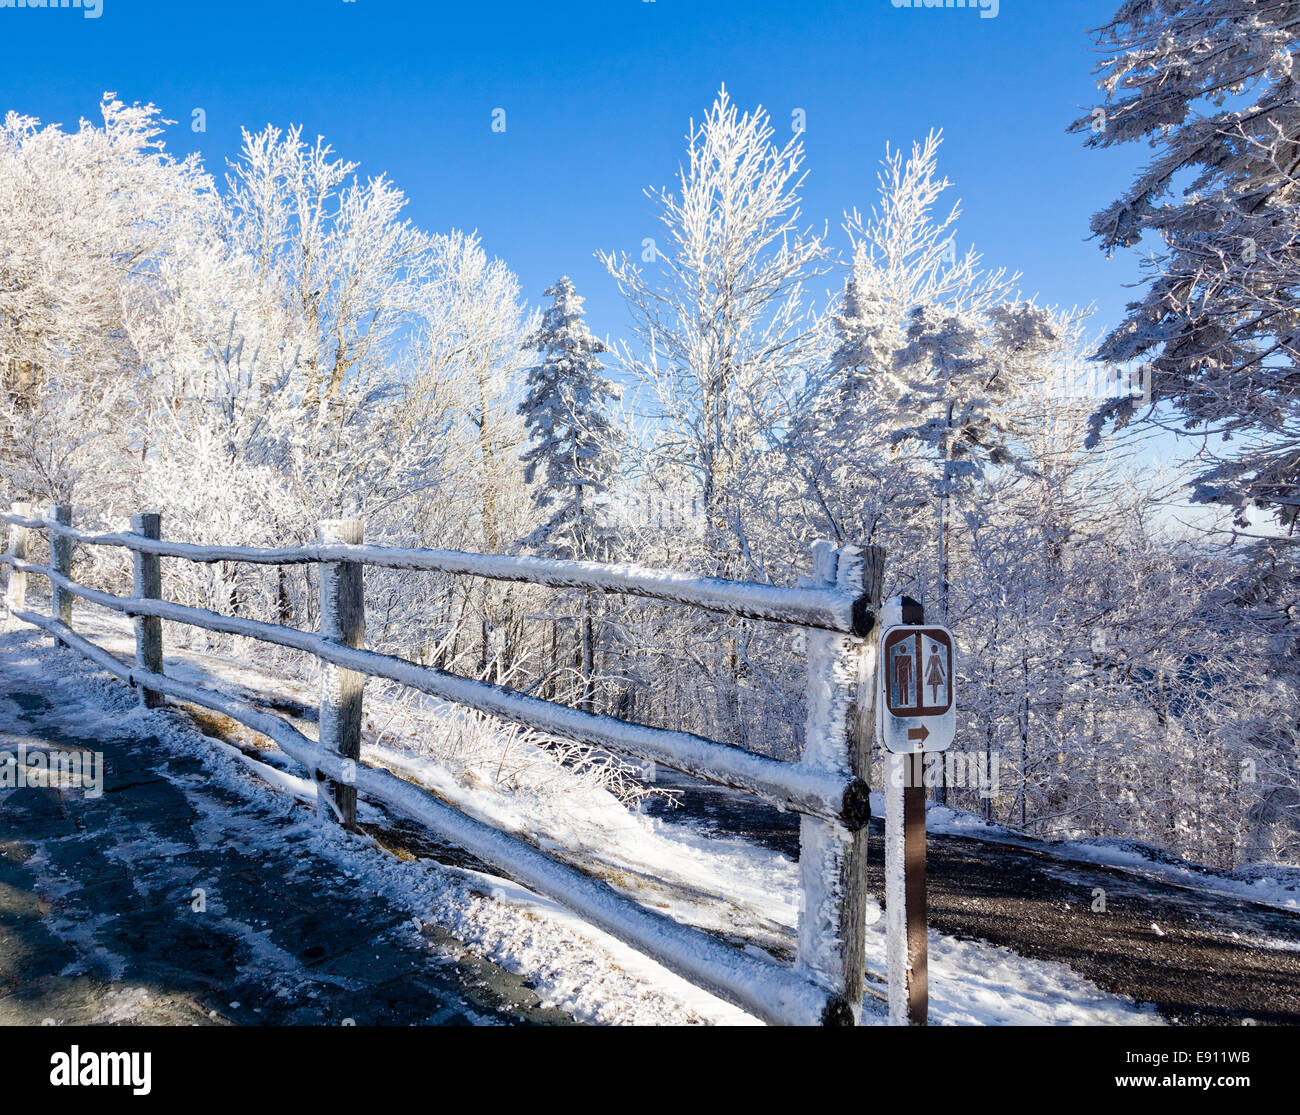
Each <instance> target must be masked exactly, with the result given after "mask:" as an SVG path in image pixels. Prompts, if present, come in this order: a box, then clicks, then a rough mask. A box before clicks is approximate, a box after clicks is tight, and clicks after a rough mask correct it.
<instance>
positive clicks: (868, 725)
mask: <svg viewBox="0 0 1300 1115" xmlns="http://www.w3.org/2000/svg"><path fill="white" fill-rule="evenodd" d="M0 521H3V522H6V523H8V524H9V528H10V529H9V547H8V551H7V552H6V553H4V554H0V563H3V564H5V565H7V566H8V568H9V577H8V585H7V591H6V596H5V603H6V609H7V611H8V613H9V614H10V615H12V616H13V617H14V618H16V619H18V620H21V621H23V622H25V623H28V624H31V625H33V626H35V627H38V628H40V629H42V630H44V631H45V632H46V633H48V634H49V635H51V636H52V637H53V638H54V639H55V640H56V641H57V642H59V643H62V644H64V645H66V646H68V647H71V648H72V649H74V650H76V651H78V652H79V653H81V654H82V655H83V656H85V657H86V658H88V659H90V660H91V661H93V662H95V663H96V664H97V665H99V666H101V667H102V668H104V669H105V670H107V671H109V672H110V673H112V674H114V675H115V676H117V677H119V678H121V679H122V680H124V681H127V682H128V683H130V684H132V685H134V686H137V687H139V689H140V691H141V693H142V700H143V701H144V703H145V704H146V705H147V706H149V707H156V706H158V705H160V704H162V703H163V700H164V697H167V696H170V697H173V698H175V699H178V700H182V701H188V702H192V703H194V704H197V705H201V706H203V707H206V708H210V709H214V710H216V711H219V712H221V713H223V714H225V715H227V716H229V717H231V718H232V719H233V720H236V721H238V722H240V723H242V724H244V725H246V726H248V727H249V728H251V729H253V730H254V731H257V732H260V733H262V734H264V735H266V736H268V737H269V738H270V739H272V740H273V741H274V742H275V743H276V744H277V745H278V746H280V747H281V749H282V750H284V751H285V753H286V754H288V755H289V756H290V757H291V758H293V759H294V760H295V761H297V762H299V763H301V764H302V765H303V766H304V767H306V768H307V769H308V770H310V771H313V772H314V773H315V777H316V780H317V783H318V788H319V798H318V800H319V802H320V808H321V810H322V812H323V813H324V814H325V815H327V816H330V817H333V818H335V819H337V820H338V821H340V822H342V823H343V824H344V825H346V826H349V827H354V826H355V823H356V794H357V793H358V792H361V793H363V794H366V795H367V796H370V797H373V798H375V799H376V800H379V801H382V802H384V803H385V804H387V805H389V806H390V807H392V808H394V809H396V810H397V811H399V812H401V813H403V814H405V815H406V816H408V817H410V818H412V819H414V820H416V821H418V822H420V823H422V824H425V825H427V826H428V827H429V828H430V829H432V830H434V831H435V832H437V833H438V834H439V835H440V836H441V837H443V838H444V839H446V840H448V841H450V842H452V843H455V844H458V845H460V846H462V847H464V848H465V849H466V850H468V851H469V852H471V853H472V854H474V855H475V856H477V857H478V858H479V859H481V860H483V861H484V862H485V863H488V864H490V865H491V866H492V867H494V868H495V869H497V870H500V871H502V872H504V873H505V874H507V875H510V876H512V877H514V878H517V879H519V880H520V881H522V882H524V883H526V884H527V885H529V886H532V887H534V888H535V889H537V890H538V891H540V892H541V893H543V894H546V895H547V896H549V897H551V898H553V899H555V900H556V901H557V902H560V903H561V904H562V905H565V906H567V907H568V908H570V909H571V910H573V911H574V912H576V913H578V914H579V915H580V916H582V917H584V918H586V919H587V920H589V921H591V922H592V923H593V924H595V925H597V926H599V927H600V928H602V929H604V930H605V931H607V932H609V933H611V934H612V935H614V936H615V937H617V938H619V939H620V940H622V941H624V942H625V943H627V944H629V945H631V946H633V947H634V948H637V949H639V950H640V951H642V952H644V953H646V954H647V955H649V956H651V957H653V958H654V959H656V960H658V961H659V962H660V963H662V964H663V965H664V966H665V967H668V968H670V969H671V970H673V971H675V972H677V973H678V974H679V975H681V976H683V977H685V978H686V979H688V980H691V981H692V982H694V983H696V984H698V985H700V986H702V987H705V988H706V989H708V990H710V991H712V992H713V993H715V994H717V995H719V996H721V997H722V998H724V999H727V1000H729V1001H730V1002H733V1003H735V1004H737V1005H739V1006H741V1007H743V1008H744V1009H746V1010H749V1011H752V1012H753V1013H755V1014H757V1015H758V1016H759V1017H761V1018H763V1019H764V1020H766V1021H768V1022H773V1023H782V1024H814V1023H823V1024H827V1023H834V1024H844V1023H852V1022H854V1021H856V1019H857V1017H858V1013H859V1010H860V1005H861V1001H862V993H863V991H862V987H863V972H864V966H865V955H864V952H865V924H864V919H865V907H866V876H865V869H866V824H867V821H868V820H869V817H870V808H869V803H868V788H867V783H866V774H867V769H868V763H869V759H870V753H871V747H872V743H873V734H874V707H873V705H872V701H873V699H874V693H875V684H874V671H875V668H876V661H875V644H874V641H868V640H866V639H864V638H863V636H865V635H866V634H867V633H868V632H870V631H871V629H872V626H873V625H874V623H875V618H876V615H877V612H878V610H879V606H880V583H881V573H882V568H883V562H884V554H883V551H880V550H878V549H875V548H868V549H866V550H859V549H857V548H855V547H845V548H843V549H839V550H836V549H834V548H833V547H832V546H830V544H828V543H819V544H817V546H816V547H815V548H814V578H813V584H812V585H810V586H808V587H804V588H794V589H786V588H779V587H776V586H770V585H756V584H748V583H745V582H738V581H726V580H721V579H717V578H702V577H694V576H689V575H686V574H681V573H675V572H665V571H660V570H654V569H647V568H643V567H639V566H631V565H600V564H597V563H592V562H570V561H548V560H545V559H540V558H526V557H509V556H504V555H480V554H467V553H460V552H457V551H447V550H425V549H402V548H395V547H383V546H370V545H363V544H362V543H361V539H362V527H361V524H360V523H359V522H356V521H352V520H333V521H327V522H323V523H322V524H321V527H320V530H321V542H320V543H319V544H316V545H308V546H296V547H285V548H274V549H267V548H257V547H238V546H196V545H192V544H188V543H177V542H167V541H163V540H162V539H161V537H160V535H161V529H160V528H161V521H160V518H159V517H158V516H156V515H138V516H135V517H134V519H133V521H132V530H131V531H130V532H128V533H117V534H87V533H84V532H82V531H79V530H76V529H75V528H73V526H72V525H71V523H72V515H71V510H70V509H69V508H67V507H64V506H56V507H52V508H50V509H49V512H48V513H47V514H46V515H44V516H42V517H38V515H37V513H36V512H35V511H34V510H33V508H32V507H31V506H30V505H26V504H15V505H14V508H13V510H12V511H11V512H0ZM33 531H42V532H44V533H45V534H46V535H47V536H48V538H49V540H50V555H51V558H50V563H49V564H48V565H41V564H38V563H36V562H33V561H31V560H29V555H30V550H29V540H30V538H29V536H30V533H31V532H33ZM77 543H79V544H83V545H91V546H109V547H116V548H121V549H125V550H127V551H130V552H131V553H132V554H133V558H134V579H133V594H132V595H131V596H130V597H124V596H118V595H115V594H113V593H109V592H104V591H101V590H98V589H92V588H89V587H87V586H84V585H80V584H78V583H77V582H76V581H75V580H73V577H72V556H73V554H72V548H73V545H74V544H77ZM163 557H168V558H178V559H181V560H186V561H191V562H199V563H211V562H250V563H257V564H268V565H288V564H304V563H316V564H318V565H319V566H320V568H321V577H320V603H321V630H320V632H309V631H302V630H299V629H297V628H291V627H287V626H283V625H280V624H275V623H268V622H264V621H261V620H254V619H247V618H243V617H238V616H226V615H222V614H220V613H217V612H212V611H208V610H205V609H202V608H193V607H188V606H185V605H180V604H174V603H170V602H168V601H166V600H164V599H163V598H162V575H161V560H160V559H161V558H163ZM365 566H374V567H379V568H388V569H409V570H433V571H439V572H445V573H452V574H458V575H469V576H479V577H486V578H489V579H495V580H508V581H524V582H528V583H532V584H538V585H543V586H547V587H553V588H585V589H595V590H599V591H604V592H616V593H624V594H627V595H632V596H638V597H645V598H652V599H657V600H662V601H666V602H670V603H676V604H680V605H684V606H691V607H697V608H702V609H706V610H710V611H714V612H721V613H725V614H729V615H735V616H740V617H744V618H749V619H760V620H768V621H773V622H777V623H784V624H793V625H798V626H800V627H803V628H806V629H808V637H807V644H808V648H809V650H808V658H809V661H808V711H807V719H806V725H805V740H804V751H803V755H802V757H801V759H800V760H799V761H797V762H781V761H779V760H775V759H769V758H766V757H764V756H760V755H755V754H752V753H750V752H747V751H744V750H742V749H740V748H737V747H733V746H730V745H728V744H724V743H720V742H718V741H715V740H711V739H707V738H705V737H703V736H698V735H694V734H692V733H688V732H683V731H678V730H673V729H664V728H654V727H650V726H648V725H643V724H635V723H630V722H627V721H623V720H619V719H616V718H614V717H611V716H606V715H602V714H598V713H592V712H587V711H584V710H581V709H576V708H572V707H570V706H567V705H562V704H559V703H556V702H553V701H548V700H545V699H542V698H539V697H534V696H530V695H528V694H525V693H520V692H518V691H516V690H513V689H509V688H507V687H505V686H500V685H494V684H491V683H489V682H483V681H478V680H476V679H473V678H467V677H462V676H460V675H457V674H454V673H450V672H448V671H445V670H441V669H438V668H436V667H431V666H421V665H418V664H416V663H413V662H409V661H407V660H405V659H402V658H398V657H395V656H392V655H388V654H381V653H378V652H375V651H371V650H367V649H365V647H364V641H365V600H364V586H363V580H362V570H363V569H364V567H365ZM32 574H35V575H37V576H41V577H44V578H46V579H47V580H48V581H49V583H50V586H51V594H50V595H51V614H50V615H48V616H46V615H42V614H38V613H35V612H32V611H30V610H28V608H27V605H26V590H27V578H28V576H29V575H32ZM74 599H81V600H83V601H86V602H87V603H90V604H94V605H97V606H99V607H103V608H107V609H110V610H112V611H115V612H118V613H120V614H124V615H128V616H131V617H133V618H134V620H135V626H136V664H135V666H134V667H132V666H128V665H126V664H125V663H123V662H121V661H120V660H119V659H117V658H116V657H114V656H113V655H111V654H109V653H108V652H107V651H105V650H104V649H103V648H101V647H98V646H96V645H95V644H94V643H92V642H90V641H89V640H87V639H85V638H84V637H83V636H81V635H79V634H78V633H77V632H76V631H75V630H73V628H72V602H73V600H74ZM162 620H168V621H170V622H175V623H181V624H186V625H189V626H193V627H198V628H201V629H203V630H207V631H212V632H216V633H221V634H229V635H239V636H245V637H248V638H252V639H256V640H259V641H261V642H265V643H270V644H273V645H276V646H283V647H289V648H292V649H295V650H300V651H304V652H306V653H308V654H311V655H313V656H315V657H316V658H317V659H318V660H319V661H320V663H321V668H322V679H321V716H320V737H321V738H320V741H319V743H317V742H314V741H312V740H311V739H309V738H308V737H306V736H304V735H303V734H302V733H300V732H299V731H298V730H297V729H296V728H294V727H293V726H292V725H291V724H289V723H288V722H287V721H285V720H284V719H282V718H281V717H278V716H275V715H273V714H271V713H268V712H265V711H263V710H261V709H258V708H256V707H255V706H253V705H251V704H249V703H248V702H246V701H242V700H240V699H238V698H235V697H233V696H230V695H229V694H226V693H223V692H221V691H219V690H216V689H210V688H207V687H201V686H195V685H190V684H187V683H183V682H180V681H177V680H175V679H173V678H169V677H167V676H166V675H165V674H164V671H163V659H162V638H161V625H162ZM366 677H378V678H385V679H387V680H390V681H394V682H398V683H399V684H402V685H405V686H408V687H410V688H413V689H416V690H418V691H420V692H423V693H427V694H430V695H433V696H436V697H439V698H442V699H444V700H447V701H450V702H453V703H456V704H459V705H464V706H467V707H470V708H474V709H477V710H479V711H481V712H485V713H488V714H491V715H493V716H496V717H499V718H501V719H505V720H509V721H512V722H514V723H517V724H522V725H525V726H528V727H531V728H536V729H540V730H544V731H547V732H550V733H553V734H556V735H561V736H565V737H567V738H571V739H575V740H578V741H581V742H585V743H590V744H594V745H597V746H600V747H604V748H606V749H608V750H610V751H613V752H615V753H617V754H622V755H629V756H633V757H635V758H639V759H645V760H650V761H653V762H655V763H657V764H661V765H663V766H665V767H668V768H670V769H675V770H679V771H682V772H684V773H687V774H690V775H693V776H695V777H698V778H702V779H705V780H708V781H711V782H714V783H718V784H721V785H725V786H730V787H733V788H736V789H740V790H744V791H747V792H750V793H753V794H756V795H758V796H760V797H762V798H765V799H766V800H768V801H769V802H771V803H773V804H775V805H776V806H778V807H779V808H782V809H789V810H792V811H794V812H797V813H799V814H801V815H802V821H801V830H800V836H801V855H800V877H801V885H802V888H803V892H804V893H803V903H802V907H801V914H800V924H799V948H798V955H797V958H796V962H795V964H794V965H786V964H782V963H780V962H779V961H777V960H775V959H767V958H764V957H760V956H755V955H753V954H751V953H748V952H741V951H739V950H737V949H735V948H732V947H731V946H730V945H727V944H726V943H724V942H722V941H721V940H719V939H718V938H716V937H714V936H713V935H711V934H709V933H706V932H704V931H702V930H699V929H695V928H692V927H689V926H684V925H681V924H679V923H678V922H675V921H673V920H672V919H670V918H667V917H665V916H664V915H662V914H658V913H655V912H653V911H650V910H647V909H645V908H643V907H642V906H640V905H639V904H638V903H636V902H635V901H633V900H632V899H629V898H627V897H625V896H623V895H621V894H619V893H618V892H616V891H615V890H613V889H612V888H611V887H609V886H608V885H607V884H605V883H603V882H600V881H598V880H596V879H593V878H591V877H589V876H587V875H585V874H583V873H582V872H580V871H578V870H576V869H575V868H573V867H570V866H569V865H567V864H565V863H563V862H561V861H560V860H558V859H556V858H554V857H552V856H550V855H548V854H546V853H544V852H542V851H540V850H539V849H537V848H536V847H534V846H533V845H531V844H529V843H527V842H526V841H524V840H522V839H520V838H518V837H515V836H511V835H509V834H507V833H505V832H502V831H500V830H498V829H495V828H493V827H492V826H490V825H487V824H485V823H483V822H481V821H478V820H476V819H474V818H472V817H469V816H467V815H466V814H464V813H462V812H460V811H459V810H458V809H456V808H455V807H454V806H451V805H449V804H448V803H446V802H445V801H442V800H441V799H439V798H437V797H435V796H434V795H432V794H430V793H429V792H427V791H425V790H423V789H421V788H420V787H418V786H416V785H414V784H412V783H410V782H407V781H405V780H403V779H401V778H398V777H397V776H396V775H393V774H392V773H390V772H388V771H386V770H381V769H377V768H373V767H369V766H366V765H364V764H362V763H361V762H360V755H361V725H362V715H361V713H362V700H363V696H362V686H363V683H364V679H365V678H366Z"/></svg>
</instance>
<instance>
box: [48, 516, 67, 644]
mask: <svg viewBox="0 0 1300 1115" xmlns="http://www.w3.org/2000/svg"><path fill="white" fill-rule="evenodd" d="M50 519H51V520H52V521H53V522H55V523H58V524H59V525H61V526H65V527H70V526H72V508H71V507H69V506H68V505H67V504H66V503H56V504H55V505H54V506H53V507H51V508H50ZM49 536H50V568H51V569H53V570H54V572H55V573H58V574H60V575H61V576H64V577H67V578H68V580H71V579H72V539H71V538H68V537H66V536H65V535H62V534H56V533H55V532H54V531H53V530H51V531H49ZM50 615H51V617H52V618H54V619H56V620H58V621H59V622H60V623H62V624H66V625H67V626H68V627H71V626H72V593H70V592H69V591H68V590H67V589H63V588H60V587H59V586H58V585H57V584H55V583H54V582H53V581H51V582H50ZM54 641H55V643H56V644H59V643H61V641H60V640H59V639H55V640H54Z"/></svg>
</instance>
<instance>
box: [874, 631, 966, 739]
mask: <svg viewBox="0 0 1300 1115" xmlns="http://www.w3.org/2000/svg"><path fill="white" fill-rule="evenodd" d="M880 647H881V654H880V694H879V700H877V702H876V707H877V709H878V710H879V714H878V717H877V719H878V726H879V729H880V738H881V740H882V741H883V742H884V745H885V746H886V747H887V748H888V749H889V750H890V751H895V752H899V753H902V754H913V753H916V752H922V751H945V750H947V748H949V747H950V746H951V745H952V740H953V736H954V735H955V733H956V729H957V713H956V711H955V709H954V707H953V661H952V633H951V632H950V631H949V630H948V629H947V628H946V627H912V626H906V625H904V626H901V627H891V628H889V629H888V630H887V631H885V633H884V636H883V637H882V639H881V644H880Z"/></svg>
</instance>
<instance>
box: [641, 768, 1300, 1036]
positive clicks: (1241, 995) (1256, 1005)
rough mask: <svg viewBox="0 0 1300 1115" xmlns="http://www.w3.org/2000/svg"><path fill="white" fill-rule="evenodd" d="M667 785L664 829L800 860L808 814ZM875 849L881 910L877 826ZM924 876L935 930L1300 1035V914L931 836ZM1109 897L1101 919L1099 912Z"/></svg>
mask: <svg viewBox="0 0 1300 1115" xmlns="http://www.w3.org/2000/svg"><path fill="white" fill-rule="evenodd" d="M659 784H660V785H662V786H663V787H664V788H667V789H671V790H672V791H673V793H674V796H675V797H676V798H677V799H678V800H679V801H680V802H681V805H682V808H681V809H680V810H674V809H672V808H671V807H669V806H668V805H666V804H664V803H663V801H662V800H660V801H658V802H655V801H654V800H653V799H652V802H651V804H650V805H649V807H648V808H649V809H650V810H651V811H653V812H655V813H657V814H659V815H661V816H663V817H664V818H665V819H667V820H681V819H683V818H684V817H690V818H692V819H694V820H695V821H697V822H699V823H701V824H703V825H705V826H707V827H708V828H711V829H713V830H714V831H716V832H718V833H720V834H722V835H728V836H739V837H742V838H745V839H748V840H753V841H756V842H758V843H761V844H764V845H766V846H767V847H771V848H774V849H776V850H777V851H780V852H782V853H784V854H785V855H788V856H790V857H792V858H797V857H798V854H799V819H798V817H796V816H793V815H791V814H786V813H780V812H778V811H777V810H775V809H773V808H770V807H768V806H766V805H764V804H763V803H761V802H758V801H756V800H754V799H753V798H750V797H748V796H746V795H744V794H739V793H735V792H733V791H729V790H722V789H717V788H715V787H711V786H708V785H705V784H703V783H700V782H697V781H695V780H694V779H690V778H686V777H685V776H682V775H677V774H674V773H672V772H669V771H665V772H662V774H661V776H660V780H659ZM869 845H870V865H869V872H870V877H871V881H872V889H873V890H874V891H875V893H876V895H877V897H878V898H879V899H880V900H881V902H882V903H883V901H884V870H883V865H884V838H883V827H882V824H881V822H880V820H879V819H874V820H873V821H872V828H871V838H870V841H869ZM927 875H928V879H929V901H930V925H931V927H932V928H934V929H937V930H938V931H939V932H941V933H945V934H949V935H951V936H955V937H963V938H967V939H972V940H984V941H988V942H990V943H991V944H995V945H1002V946H1005V947H1006V948H1009V949H1012V950H1014V951H1015V952H1017V953H1020V954H1021V955H1022V956H1028V957H1033V958H1035V959H1039V960H1057V961H1062V962H1064V963H1066V964H1068V965H1069V966H1070V967H1071V968H1073V969H1074V970H1075V971H1076V972H1078V973H1079V974H1080V975H1082V976H1085V977H1086V978H1087V979H1089V980H1091V981H1092V982H1093V983H1095V984H1096V985H1097V986H1098V987H1101V988H1103V989H1104V990H1107V991H1111V992H1114V993H1116V994H1123V995H1129V996H1132V997H1133V998H1134V999H1136V1000H1138V1001H1139V1002H1146V1003H1154V1004H1155V1006H1156V1008H1157V1009H1158V1010H1159V1011H1160V1013H1161V1014H1162V1015H1163V1016H1164V1017H1165V1018H1166V1019H1168V1020H1169V1021H1170V1022H1174V1023H1178V1024H1182V1025H1233V1024H1250V1023H1256V1024H1277V1025H1290V1026H1294V1025H1300V913H1290V912H1288V911H1285V910H1279V909H1275V908H1273V907H1268V906H1262V905H1257V904H1255V903H1251V902H1247V901H1245V900H1241V899H1233V898H1228V897H1223V896H1220V895H1217V894H1207V893H1205V892H1203V891H1198V890H1193V889H1190V888H1187V887H1181V886H1175V885H1172V884H1170V883H1165V882H1160V881H1153V880H1151V879H1149V878H1146V877H1142V876H1138V875H1135V874H1133V873H1131V872H1126V871H1120V870H1114V869H1110V868H1106V867H1097V866H1093V865H1090V864H1079V863H1073V862H1069V861H1066V860H1062V859H1059V858H1056V857H1054V856H1052V855H1051V853H1050V845H1042V846H1039V847H1031V848H1020V847H1017V846H1009V845H1005V844H1000V843H993V842H991V841H985V840H978V839H972V838H969V837H965V836H961V837H958V836H944V835H936V834H931V835H930V838H929V848H928V855H927ZM1098 888H1100V889H1102V890H1104V891H1105V906H1106V909H1105V912H1104V913H1095V912H1093V904H1094V900H1095V899H1094V891H1095V890H1096V889H1098ZM1153 925H1154V926H1157V927H1158V928H1159V933H1158V932H1157V931H1156V929H1155V928H1153ZM1162 934H1163V935H1162ZM1279 943H1285V944H1289V946H1290V947H1289V948H1281V947H1278V945H1279Z"/></svg>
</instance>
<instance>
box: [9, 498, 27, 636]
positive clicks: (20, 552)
mask: <svg viewBox="0 0 1300 1115" xmlns="http://www.w3.org/2000/svg"><path fill="white" fill-rule="evenodd" d="M11 510H12V511H13V513H14V514H15V515H21V516H22V517H23V518H24V519H30V518H31V517H32V505H31V504H30V503H15V504H14V505H13V507H12V508H11ZM28 533H29V532H28V528H27V527H20V526H19V525H18V524H17V523H10V524H9V555H10V557H16V558H18V560H19V561H26V560H27V558H28V550H27V536H28ZM26 607H27V574H26V573H23V572H20V571H19V570H17V569H15V568H14V567H13V566H12V565H11V566H9V580H8V581H7V583H6V585H5V609H6V610H7V611H8V612H9V614H10V615H13V613H14V612H21V611H22V610H23V609H24V608H26Z"/></svg>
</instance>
